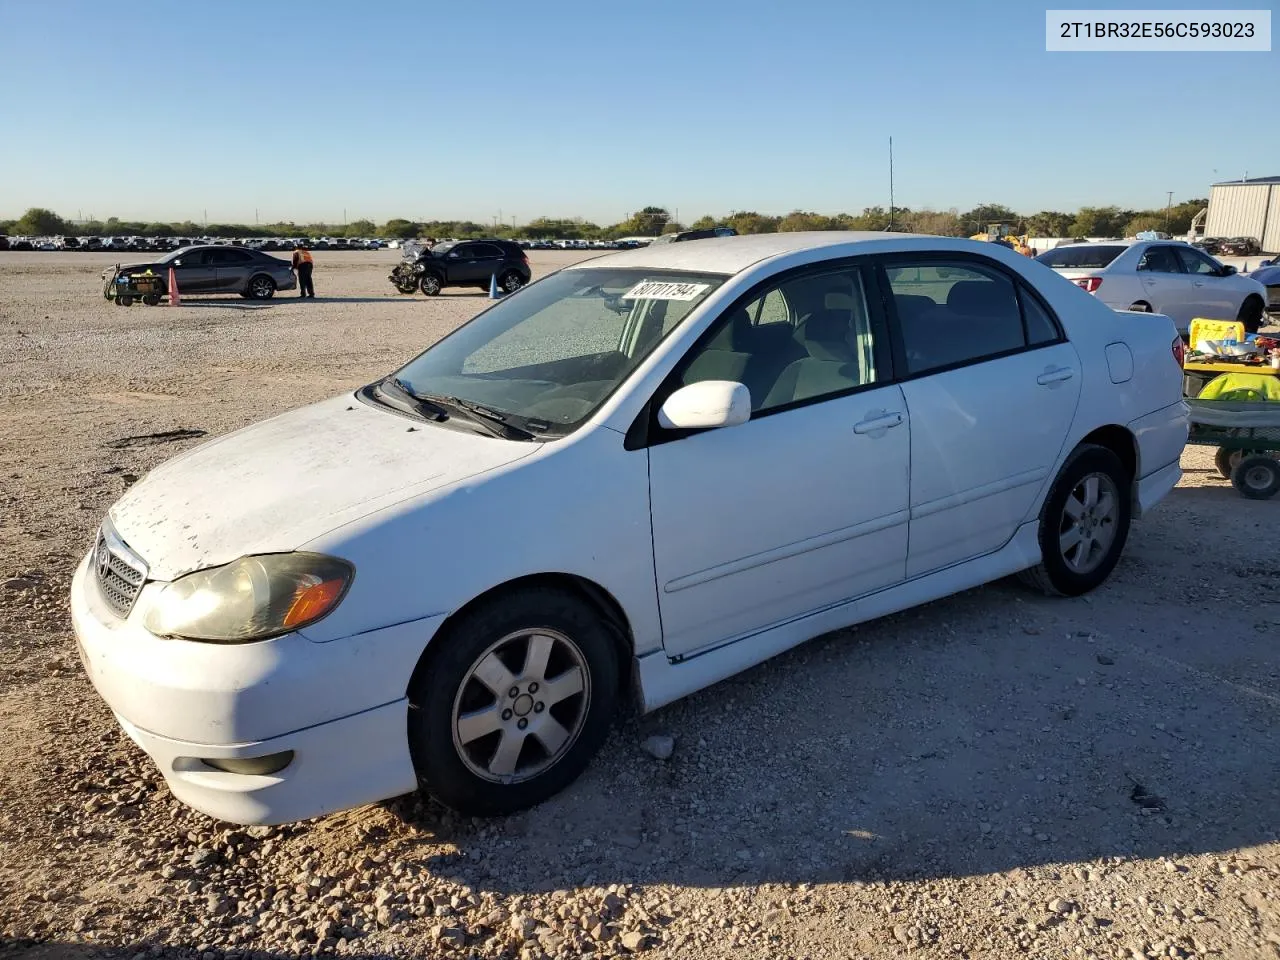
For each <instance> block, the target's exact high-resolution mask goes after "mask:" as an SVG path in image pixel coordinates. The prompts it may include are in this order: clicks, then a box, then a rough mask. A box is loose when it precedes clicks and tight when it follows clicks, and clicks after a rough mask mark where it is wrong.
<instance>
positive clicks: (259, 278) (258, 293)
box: [245, 273, 276, 300]
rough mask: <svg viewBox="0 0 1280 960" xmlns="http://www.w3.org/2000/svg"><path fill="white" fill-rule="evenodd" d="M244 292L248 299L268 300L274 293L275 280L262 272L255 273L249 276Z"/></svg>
mask: <svg viewBox="0 0 1280 960" xmlns="http://www.w3.org/2000/svg"><path fill="white" fill-rule="evenodd" d="M245 293H247V294H248V295H249V299H250V300H270V299H271V298H272V297H274V296H275V295H276V282H275V281H274V280H272V279H271V278H270V277H268V276H267V275H266V274H264V273H259V274H255V275H254V276H252V277H250V278H249V285H248V286H247V287H245Z"/></svg>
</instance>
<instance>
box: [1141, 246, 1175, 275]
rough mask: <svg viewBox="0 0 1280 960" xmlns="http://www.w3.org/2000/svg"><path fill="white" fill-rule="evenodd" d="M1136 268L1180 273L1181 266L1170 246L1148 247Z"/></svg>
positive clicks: (1154, 271) (1156, 271) (1155, 271)
mask: <svg viewBox="0 0 1280 960" xmlns="http://www.w3.org/2000/svg"><path fill="white" fill-rule="evenodd" d="M1138 269H1139V270H1142V271H1150V272H1151V273H1181V272H1182V267H1181V266H1179V264H1178V258H1177V257H1175V256H1174V254H1173V248H1172V247H1148V248H1147V252H1146V253H1144V254H1143V255H1142V259H1141V260H1139V261H1138Z"/></svg>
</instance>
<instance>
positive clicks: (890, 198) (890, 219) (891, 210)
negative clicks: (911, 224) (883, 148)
mask: <svg viewBox="0 0 1280 960" xmlns="http://www.w3.org/2000/svg"><path fill="white" fill-rule="evenodd" d="M889 232H890V233H892V232H893V137H890V138H889Z"/></svg>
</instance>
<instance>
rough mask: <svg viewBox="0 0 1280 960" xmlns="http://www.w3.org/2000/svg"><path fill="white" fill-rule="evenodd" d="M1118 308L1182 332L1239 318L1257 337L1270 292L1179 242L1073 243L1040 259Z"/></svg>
mask: <svg viewBox="0 0 1280 960" xmlns="http://www.w3.org/2000/svg"><path fill="white" fill-rule="evenodd" d="M1036 259H1037V260H1039V261H1040V262H1041V263H1043V264H1044V265H1045V266H1047V267H1052V268H1053V269H1054V270H1056V271H1057V272H1058V273H1059V274H1061V275H1062V276H1064V277H1066V278H1067V279H1068V280H1070V281H1072V282H1073V283H1075V284H1076V285H1077V286H1079V287H1081V288H1082V289H1084V290H1086V291H1088V292H1089V293H1092V294H1093V295H1094V296H1095V297H1097V298H1098V299H1099V300H1101V301H1102V302H1103V303H1105V304H1107V305H1108V306H1110V307H1113V308H1114V309H1116V310H1138V311H1142V312H1147V313H1151V312H1154V313H1163V314H1164V315H1165V316H1168V317H1171V318H1172V319H1173V322H1174V324H1175V325H1176V326H1177V328H1178V331H1179V332H1180V333H1183V334H1185V333H1187V332H1188V330H1189V329H1190V327H1191V321H1192V320H1194V319H1196V318H1197V317H1203V318H1205V319H1209V320H1240V321H1242V322H1243V323H1244V325H1245V332H1247V333H1257V332H1258V329H1259V327H1261V325H1262V315H1263V311H1264V310H1265V308H1266V302H1267V291H1266V288H1265V287H1264V286H1263V285H1262V284H1260V283H1258V282H1257V281H1256V280H1252V279H1250V278H1249V277H1246V276H1242V275H1241V274H1239V273H1238V272H1237V271H1236V268H1235V267H1233V266H1230V265H1224V264H1221V263H1219V262H1218V261H1217V260H1215V259H1213V257H1211V256H1209V255H1208V254H1207V253H1205V252H1203V251H1202V250H1197V249H1196V248H1195V247H1193V246H1191V244H1189V243H1181V242H1179V241H1176V240H1107V241H1101V242H1097V243H1073V244H1067V245H1066V246H1062V247H1058V248H1056V249H1054V250H1050V251H1048V252H1047V253H1042V254H1040V256H1038V257H1036Z"/></svg>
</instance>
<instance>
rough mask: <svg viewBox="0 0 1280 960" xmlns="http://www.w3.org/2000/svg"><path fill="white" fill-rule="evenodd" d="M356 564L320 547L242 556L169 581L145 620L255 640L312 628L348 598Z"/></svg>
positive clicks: (185, 632) (199, 634)
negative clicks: (328, 554)
mask: <svg viewBox="0 0 1280 960" xmlns="http://www.w3.org/2000/svg"><path fill="white" fill-rule="evenodd" d="M354 577H355V570H354V569H353V568H352V566H351V564H349V563H347V562H346V561H344V560H338V559H336V558H334V557H326V556H323V555H322V554H318V553H273V554H265V555H263V556H259V557H241V558H240V559H239V560H236V561H234V562H232V563H228V564H227V565H226V566H223V567H213V568H211V569H209V570H197V571H196V572H195V573H189V574H187V575H186V576H185V577H181V578H180V579H178V580H175V581H174V582H173V583H171V584H169V585H168V586H167V587H165V588H164V589H163V590H162V591H161V592H160V595H159V596H158V597H157V598H156V599H155V601H154V602H153V603H152V605H151V609H150V610H148V611H147V615H146V619H145V620H144V621H143V625H144V626H145V627H146V628H147V629H148V630H149V631H151V632H152V633H154V634H156V635H157V636H161V637H183V638H185V639H187V640H207V641H210V642H212V643H248V642H249V641H251V640H265V639H267V638H268V637H274V636H278V635H280V634H282V633H289V632H290V631H293V630H297V629H300V628H301V627H305V626H306V625H307V624H310V623H315V622H316V621H317V620H319V619H320V618H321V617H323V616H325V615H326V614H328V613H329V612H330V611H332V610H333V609H334V607H336V606H337V605H338V604H339V603H340V602H341V600H342V598H343V596H344V595H345V594H346V592H347V588H348V587H349V586H350V585H351V581H352V579H353V578H354Z"/></svg>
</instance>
